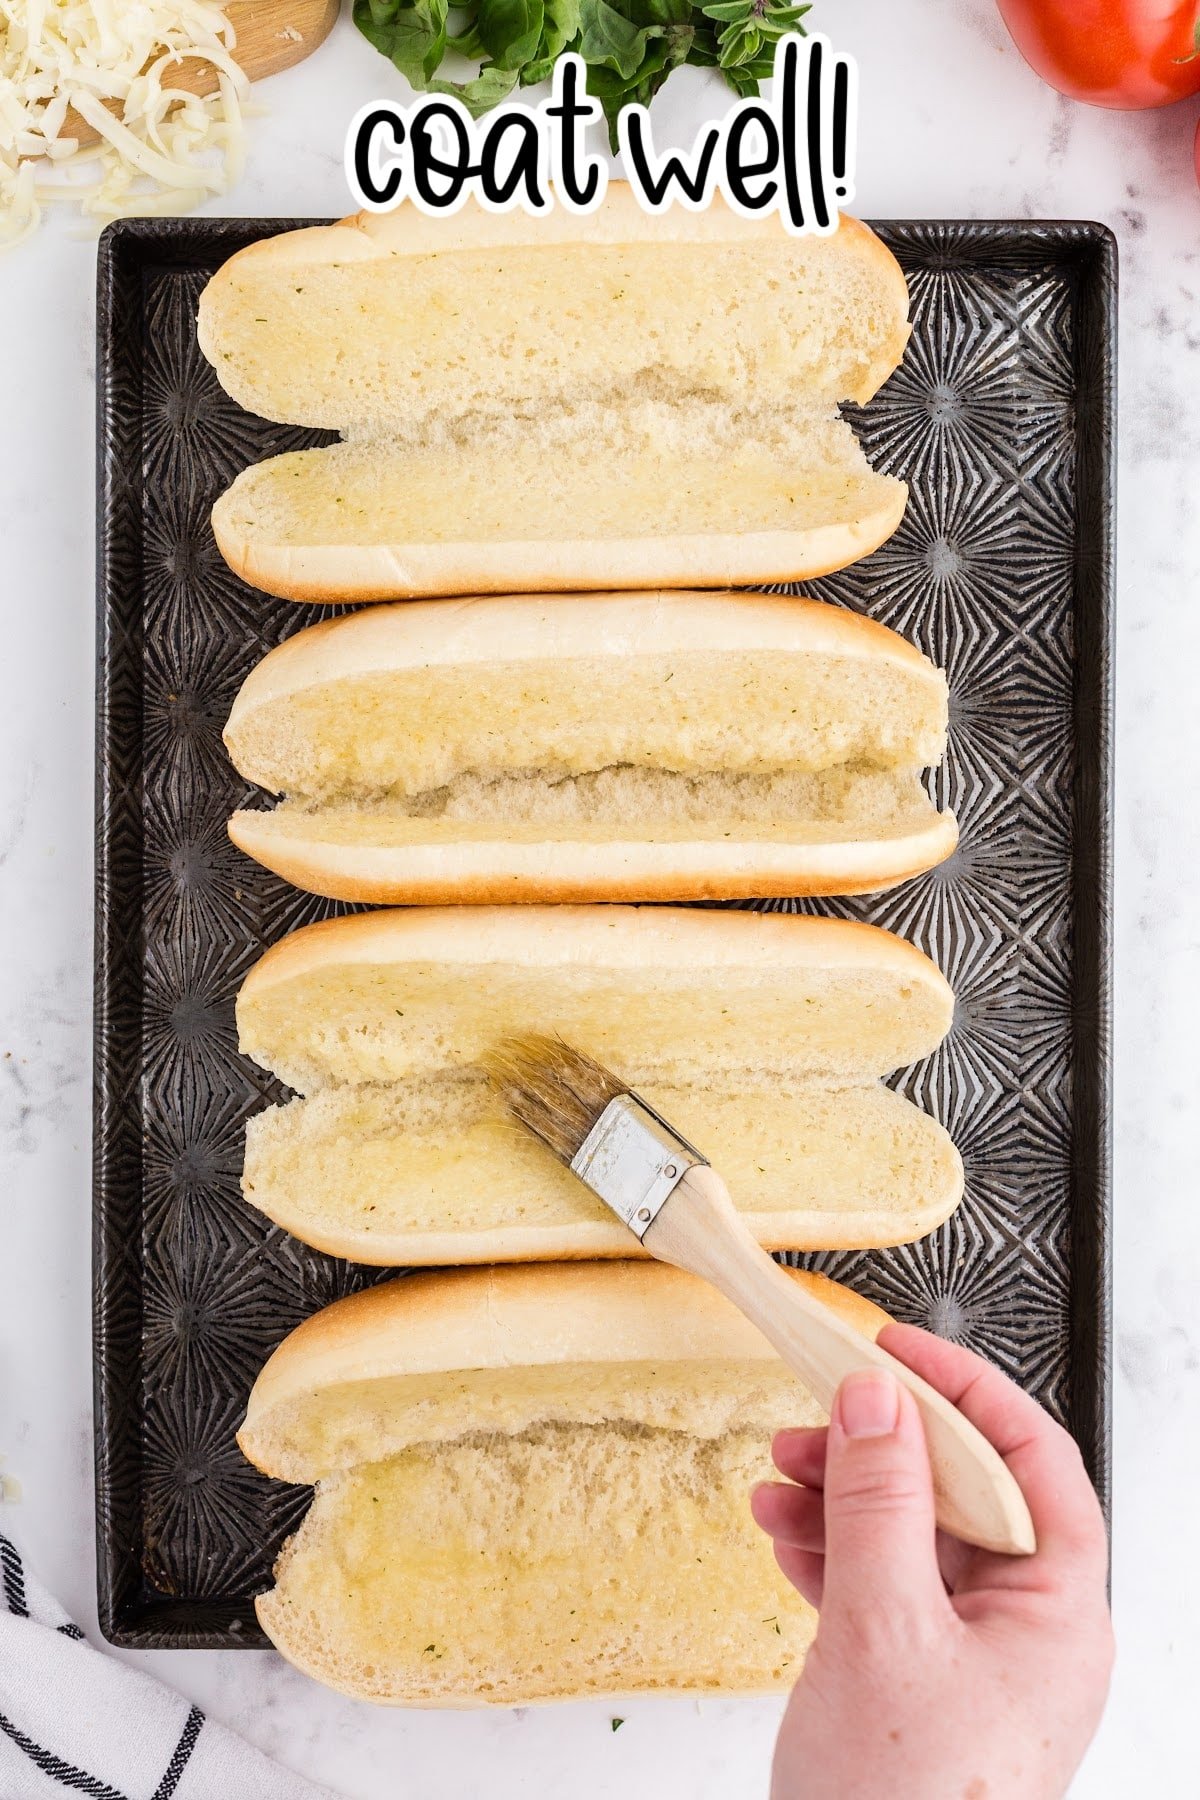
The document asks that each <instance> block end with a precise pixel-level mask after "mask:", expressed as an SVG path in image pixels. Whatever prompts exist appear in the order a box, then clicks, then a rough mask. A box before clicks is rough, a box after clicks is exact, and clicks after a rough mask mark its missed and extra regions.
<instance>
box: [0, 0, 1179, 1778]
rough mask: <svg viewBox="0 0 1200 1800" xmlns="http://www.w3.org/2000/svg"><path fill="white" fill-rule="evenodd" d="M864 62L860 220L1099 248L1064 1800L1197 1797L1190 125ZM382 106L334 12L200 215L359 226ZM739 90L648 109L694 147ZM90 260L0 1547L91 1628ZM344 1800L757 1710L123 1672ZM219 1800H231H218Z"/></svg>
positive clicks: (16, 959) (712, 1729) (43, 307)
mask: <svg viewBox="0 0 1200 1800" xmlns="http://www.w3.org/2000/svg"><path fill="white" fill-rule="evenodd" d="M814 23H817V24H820V25H821V26H822V27H823V28H824V29H825V30H826V31H828V32H830V33H831V34H833V35H834V36H835V39H836V42H837V44H838V46H839V47H841V48H845V49H849V50H851V51H853V52H854V53H855V54H856V55H857V56H858V58H859V62H860V68H861V76H862V101H861V115H862V117H861V127H860V141H859V156H858V182H859V188H858V201H857V209H858V210H859V211H861V212H863V213H865V214H867V215H873V216H876V217H882V218H886V217H889V216H890V217H905V216H916V217H923V216H924V217H935V216H950V217H953V216H962V217H971V216H975V217H1033V218H1038V217H1050V218H1053V217H1081V218H1092V219H1101V220H1104V221H1105V222H1106V223H1107V224H1109V225H1110V226H1112V228H1113V229H1114V230H1115V232H1116V234H1117V237H1118V239H1119V241H1120V252H1121V286H1122V301H1121V348H1120V382H1121V407H1120V519H1119V542H1120V554H1119V573H1120V606H1119V615H1118V620H1119V623H1118V644H1119V649H1118V688H1119V702H1118V731H1117V758H1118V778H1117V830H1116V861H1117V884H1116V886H1117V891H1116V900H1117V909H1116V986H1117V995H1116V999H1117V1058H1116V1083H1117V1112H1116V1195H1117V1209H1116V1240H1115V1246H1116V1247H1115V1262H1116V1355H1115V1371H1114V1373H1115V1488H1116V1504H1115V1567H1114V1598H1115V1607H1116V1615H1117V1625H1118V1636H1119V1642H1120V1660H1119V1668H1118V1674H1117V1679H1116V1685H1115V1690H1114V1694H1113V1700H1112V1705H1111V1708H1110V1711H1109V1715H1108V1718H1107V1721H1106V1723H1105V1726H1104V1728H1103V1731H1102V1735H1101V1737H1100V1739H1099V1740H1098V1742H1097V1745H1096V1747H1095V1748H1094V1750H1093V1752H1092V1755H1091V1757H1090V1758H1089V1761H1088V1763H1087V1765H1086V1767H1085V1770H1084V1772H1083V1774H1082V1775H1081V1776H1080V1778H1079V1781H1078V1783H1077V1786H1076V1789H1075V1793H1076V1794H1077V1795H1078V1796H1079V1797H1080V1800H1116V1797H1117V1796H1126V1795H1130V1794H1144V1793H1158V1794H1164V1795H1172V1796H1175V1795H1178V1796H1182V1795H1184V1794H1186V1793H1193V1792H1195V1791H1196V1780H1197V1777H1196V1771H1195V1763H1194V1757H1193V1753H1192V1749H1191V1724H1192V1712H1193V1710H1194V1706H1195V1695H1196V1692H1197V1690H1198V1689H1200V1642H1198V1639H1197V1634H1196V1631H1195V1618H1196V1612H1197V1604H1198V1602H1200V1594H1198V1593H1197V1583H1196V1577H1195V1575H1194V1572H1193V1571H1194V1564H1193V1562H1192V1559H1191V1557H1190V1556H1189V1555H1188V1554H1187V1553H1186V1551H1185V1550H1184V1545H1185V1544H1186V1543H1187V1542H1188V1539H1189V1537H1190V1535H1191V1534H1192V1532H1194V1520H1195V1508H1196V1494H1197V1492H1198V1491H1200V1432H1198V1430H1197V1425H1198V1424H1200V1334H1197V1331H1196V1327H1195V1321H1194V1318H1193V1314H1194V1312H1195V1291H1196V1287H1197V1278H1198V1273H1200V1213H1198V1211H1197V1208H1196V1204H1195V1198H1194V1188H1195V1179H1196V1178H1195V1156H1194V1149H1193V1127H1192V1117H1193V1114H1194V1111H1195V1097H1194V1089H1193V1085H1192V1084H1193V1081H1194V1079H1195V1074H1194V1067H1195V1058H1194V1054H1193V1045H1194V1035H1193V1030H1194V1028H1193V1021H1194V1018H1195V1016H1196V1013H1197V1010H1198V1008H1200V954H1198V949H1197V926H1196V922H1195V918H1196V915H1195V897H1194V896H1195V886H1196V883H1197V880H1198V879H1200V824H1198V820H1200V809H1197V807H1196V805H1195V803H1194V800H1193V796H1192V793H1191V780H1192V778H1189V777H1188V776H1187V775H1186V771H1187V770H1188V769H1191V770H1193V771H1194V770H1195V769H1197V768H1200V707H1198V706H1197V704H1196V699H1195V693H1194V669H1195V667H1196V664H1194V663H1193V661H1192V656H1193V654H1197V655H1200V606H1197V605H1196V604H1195V603H1194V602H1193V598H1192V595H1191V593H1190V592H1189V589H1190V588H1191V585H1192V583H1193V581H1194V580H1195V575H1196V571H1197V570H1200V506H1198V505H1197V499H1196V497H1197V492H1198V491H1200V194H1198V193H1197V191H1196V185H1195V181H1194V179H1193V175H1192V167H1191V137H1192V130H1193V126H1194V123H1195V119H1196V115H1197V112H1198V111H1200V101H1198V102H1184V103H1183V104H1182V105H1180V106H1177V107H1173V108H1170V109H1168V110H1166V111H1164V112H1159V113H1147V114H1141V115H1132V114H1116V113H1105V112H1100V111H1095V110H1091V109H1089V108H1086V107H1077V106H1073V105H1071V104H1069V103H1068V102H1066V101H1063V100H1061V99H1060V98H1059V97H1058V96H1057V95H1055V94H1054V93H1052V92H1051V91H1050V90H1049V89H1047V88H1045V87H1043V86H1042V85H1041V83H1040V82H1039V81H1038V80H1037V79H1036V78H1035V77H1034V76H1033V75H1032V74H1031V73H1030V71H1029V70H1028V69H1027V68H1026V67H1025V65H1024V64H1023V63H1022V61H1021V60H1020V58H1019V57H1018V56H1017V54H1016V52H1015V51H1014V50H1013V48H1012V47H1011V45H1010V44H1009V42H1008V40H1007V38H1006V36H1005V33H1004V30H1003V28H1002V26H1001V25H1000V23H999V21H998V18H997V16H996V13H995V9H994V6H993V4H992V0H959V3H958V4H956V5H954V6H949V5H947V4H946V0H909V4H908V5H906V6H883V5H880V4H879V0H837V4H833V0H817V4H816V7H815V9H814ZM402 88H403V83H402V82H401V80H400V78H399V77H398V76H396V75H395V74H394V72H393V71H392V70H391V69H390V67H389V65H388V64H387V63H385V62H384V61H383V59H382V58H380V57H378V56H377V55H376V53H375V52H374V51H373V50H372V49H371V48H370V47H369V46H368V45H367V44H366V43H365V41H363V40H362V39H361V38H359V36H358V35H357V33H356V32H355V31H354V29H353V28H352V26H351V24H350V22H349V20H348V19H347V18H343V19H342V21H341V24H340V26H339V28H338V30H337V32H336V34H335V36H334V38H333V39H332V40H331V42H330V43H329V44H327V45H326V46H325V47H324V49H323V50H322V51H321V52H320V54H319V55H318V56H316V57H315V58H314V60H313V61H312V62H311V63H308V64H305V65H303V66H302V67H301V68H299V69H297V70H295V71H293V72H291V73H290V74H288V75H284V76H278V77H276V78H275V79H274V80H273V81H272V82H271V83H270V84H269V85H267V86H265V87H264V88H263V89H262V91H261V98H262V102H263V104H264V106H265V108H266V113H265V116H263V117H262V118H260V119H257V120H256V121H255V122H254V126H253V134H252V142H251V146H250V156H249V165H248V169H247V172H246V175H245V178H244V179H243V181H242V183H241V184H240V186H239V187H238V189H237V191H236V192H235V193H234V194H233V195H231V196H230V197H229V198H228V199H227V200H225V201H223V202H220V203H218V204H217V205H216V206H215V207H214V208H213V210H214V211H222V212H230V213H233V212H236V213H241V214H251V215H253V214H309V215H311V214H322V213H327V212H328V213H334V212H338V211H340V210H345V209H346V206H347V196H346V189H345V185H344V181H343V177H342V139H343V133H344V130H345V126H346V123H347V121H348V120H349V118H350V116H351V114H352V113H353V112H354V110H355V109H356V108H357V107H358V106H359V105H360V104H361V103H362V102H363V101H364V100H365V99H368V98H371V97H374V96H375V95H376V94H399V93H400V92H401V90H402ZM727 103H728V96H727V94H726V91H725V89H724V88H723V87H722V86H721V85H720V84H719V83H717V82H716V81H714V80H713V79H711V78H710V77H708V76H706V75H703V74H701V73H699V72H696V71H691V70H688V71H685V72H684V73H683V74H681V75H678V76H676V77H674V78H673V79H672V82H671V84H670V86H669V87H668V89H667V90H666V91H665V93H664V95H663V96H662V97H661V99H660V100H659V101H658V103H657V106H656V126H657V128H658V132H659V138H660V142H665V141H666V139H667V137H668V135H670V136H672V137H673V138H674V140H675V141H676V142H677V143H684V142H688V141H690V138H691V134H692V132H693V130H694V129H695V127H696V126H697V125H698V124H699V123H700V122H701V121H702V120H703V119H704V118H706V117H709V116H715V114H716V113H717V112H719V111H721V110H723V109H724V107H725V106H726V104H727ZM94 265H95V247H94V244H93V243H91V242H89V241H88V240H87V239H83V240H81V239H80V238H79V237H78V236H77V235H75V234H74V233H73V232H72V230H71V229H69V228H68V226H67V224H66V222H63V221H59V222H55V223H54V224H52V225H50V226H49V227H48V228H46V229H45V230H43V232H42V233H41V235H40V236H39V238H38V239H37V240H36V241H35V242H33V243H31V244H27V245H26V246H24V247H23V248H22V249H21V250H20V251H19V252H17V253H16V254H14V255H12V256H10V257H9V258H8V259H7V260H5V261H3V262H0V346H2V348H0V367H2V368H3V402H2V404H0V530H2V538H0V592H2V594H3V612H4V626H5V653H4V655H3V656H0V1245H2V1248H0V1455H2V1456H3V1458H4V1460H3V1462H0V1470H2V1471H3V1472H4V1474H5V1475H6V1476H7V1477H10V1478H12V1480H11V1482H10V1483H9V1486H10V1487H11V1488H13V1489H14V1490H16V1489H18V1488H19V1497H18V1496H16V1495H14V1497H11V1498H9V1499H7V1500H5V1501H4V1502H2V1503H0V1523H2V1524H3V1526H4V1528H5V1529H6V1530H11V1531H12V1532H13V1533H14V1534H15V1535H16V1536H17V1537H18V1538H19V1539H20V1541H21V1544H22V1546H23V1548H24V1549H25V1550H26V1552H27V1553H28V1555H29V1557H30V1559H31V1561H32V1562H33V1564H34V1566H35V1567H36V1568H37V1569H38V1571H39V1572H40V1573H41V1574H42V1576H43V1578H44V1579H45V1580H46V1581H47V1582H48V1583H49V1584H50V1585H51V1586H52V1587H54V1588H55V1589H56V1590H57V1592H58V1594H59V1595H60V1596H61V1598H62V1599H63V1601H64V1603H65V1604H66V1605H67V1606H68V1607H69V1608H70V1609H71V1610H72V1612H73V1613H74V1616H75V1617H76V1618H77V1619H78V1620H79V1621H80V1622H81V1623H82V1624H83V1625H84V1626H85V1627H87V1628H88V1630H89V1631H90V1632H92V1633H93V1634H94V1632H95V1597H94V1563H93V1551H92V1473H91V1456H92V1449H91V1356H90V1340H89V1331H90V1321H89V1241H88V1240H89V1217H90V1198H89V1181H90V1169H89V1155H90V1150H89V1132H90V1119H89V1102H90V1031H91V1020H90V1011H91V1005H90V999H91V955H92V939H91V932H92V904H91V880H92V860H91V843H92V709H93V681H92V676H93V668H92V663H93V560H92V559H93V547H92V546H93V499H92V496H93V394H92V379H93V348H92V314H93V301H92V294H93V284H94ZM132 1660H136V1661H138V1662H139V1663H141V1664H143V1665H144V1666H146V1667H149V1668H151V1669H153V1670H154V1671H155V1672H157V1673H158V1674H160V1675H162V1676H163V1677H164V1678H165V1679H167V1680H168V1681H170V1682H172V1683H174V1684H175V1685H176V1686H177V1687H179V1688H181V1689H182V1690H184V1691H185V1692H186V1693H187V1694H188V1695H189V1696H191V1697H192V1698H194V1699H195V1700H197V1701H198V1702H199V1703H200V1704H201V1705H203V1706H204V1707H205V1708H207V1709H208V1710H209V1711H210V1712H211V1713H212V1714H213V1715H214V1716H215V1717H216V1718H218V1719H221V1720H223V1721H224V1722H226V1723H228V1724H230V1725H233V1726H235V1727H237V1728H238V1729H239V1730H241V1731H242V1732H244V1733H245V1734H246V1736H247V1737H249V1738H251V1739H252V1740H253V1741H254V1742H255V1743H257V1744H258V1745H260V1746H261V1747H262V1748H263V1749H265V1750H267V1751H268V1752H270V1753H272V1754H274V1755H276V1756H278V1757H279V1758H280V1759H281V1760H283V1761H285V1762H288V1763H290V1764H291V1765H292V1766H294V1767H295V1768H297V1769H302V1770H303V1771H304V1772H305V1773H307V1774H309V1775H310V1776H312V1777H313V1778H315V1779H324V1780H326V1781H328V1782H329V1783H331V1784H332V1785H336V1786H338V1787H340V1788H341V1789H342V1790H344V1792H345V1793H346V1794H348V1795H355V1796H381V1795H393V1794H409V1793H411V1794H414V1795H415V1794H419V1795H420V1796H421V1797H422V1800H469V1797H470V1796H473V1795H477V1794H478V1795H482V1794H484V1793H486V1794H487V1795H489V1796H490V1797H491V1800H508V1797H509V1796H516V1795H523V1794H527V1793H530V1792H537V1793H541V1794H547V1795H554V1796H557V1795H560V1794H561V1795H566V1794H568V1793H570V1794H571V1795H573V1796H575V1797H576V1800H609V1797H610V1796H618V1795H620V1796H622V1797H623V1800H635V1797H636V1796H643V1795H644V1796H649V1795H651V1794H659V1793H661V1792H669V1793H674V1794H686V1795H688V1796H689V1797H690V1800H716V1797H717V1796H721V1797H723V1800H725V1797H728V1796H735V1795H736V1796H744V1797H745V1800H751V1797H752V1796H765V1793H766V1772H767V1768H768V1764H769V1758H770V1751H771V1745H772V1737H773V1726H774V1721H775V1719H776V1717H777V1714H778V1704H777V1703H775V1702H765V1701H704V1702H699V1703H698V1702H693V1701H687V1700H680V1701H666V1700H660V1701H651V1700H644V1701H638V1702H630V1703H626V1704H623V1705H622V1706H621V1707H620V1709H619V1711H620V1713H621V1714H622V1715H623V1716H624V1718H625V1725H624V1727H623V1728H622V1730H620V1731H619V1732H617V1733H614V1732H613V1731H612V1730H611V1727H610V1719H611V1716H612V1714H613V1710H614V1709H613V1707H612V1706H611V1705H609V1704H605V1703H599V1704H579V1705H572V1706H565V1707H559V1708H550V1709H546V1710H532V1711H522V1712H504V1713H498V1714H494V1715H493V1714H480V1713H476V1714H438V1713H433V1712H428V1713H411V1712H410V1713H405V1712H386V1711H375V1710H372V1709H371V1708H369V1707H367V1706H365V1705H360V1704H357V1703H354V1702H351V1701H348V1700H343V1699H342V1698H340V1697H339V1696H337V1695H334V1694H332V1693H327V1692H325V1691H324V1690H323V1689H321V1688H319V1687H317V1686H315V1685H313V1684H312V1683H310V1682H308V1681H307V1680H306V1679H305V1678H304V1677H302V1676H300V1675H299V1674H297V1673H295V1672H294V1671H293V1670H291V1669H290V1668H288V1667H287V1665H285V1664H284V1663H283V1662H282V1661H280V1660H279V1659H278V1658H276V1657H275V1656H274V1655H271V1654H269V1653H266V1652H237V1653H218V1652H168V1653H158V1654H144V1655H142V1654H139V1655H137V1656H136V1658H132ZM228 1800H234V1797H232V1796H230V1797H228Z"/></svg>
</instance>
